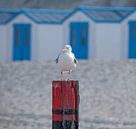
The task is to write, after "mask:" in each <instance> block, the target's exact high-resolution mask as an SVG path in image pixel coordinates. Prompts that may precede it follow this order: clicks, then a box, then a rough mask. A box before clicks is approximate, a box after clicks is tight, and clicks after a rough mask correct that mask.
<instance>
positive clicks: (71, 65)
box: [56, 45, 77, 75]
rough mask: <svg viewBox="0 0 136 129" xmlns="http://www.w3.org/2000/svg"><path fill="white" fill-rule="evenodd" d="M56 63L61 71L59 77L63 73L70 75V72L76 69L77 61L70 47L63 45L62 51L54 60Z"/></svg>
mask: <svg viewBox="0 0 136 129" xmlns="http://www.w3.org/2000/svg"><path fill="white" fill-rule="evenodd" d="M56 63H57V64H58V66H59V68H60V70H61V75H62V74H63V72H66V71H68V72H69V74H70V73H71V71H72V70H74V69H75V68H76V65H77V59H76V58H75V56H74V54H73V53H72V48H71V46H70V45H65V47H64V49H62V51H61V52H60V53H59V55H58V57H57V58H56Z"/></svg>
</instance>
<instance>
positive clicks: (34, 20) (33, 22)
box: [0, 9, 71, 62]
mask: <svg viewBox="0 0 136 129" xmlns="http://www.w3.org/2000/svg"><path fill="white" fill-rule="evenodd" d="M70 12H71V11H69V10H46V9H43V10H42V9H36V10H35V9H0V61H1V62H2V61H24V60H31V61H45V60H52V59H53V60H55V58H56V55H58V52H59V51H60V50H61V48H62V47H63V46H64V45H63V41H62V40H63V38H62V36H63V33H62V22H63V19H64V18H65V17H66V16H67V15H68V14H69V13H70Z"/></svg>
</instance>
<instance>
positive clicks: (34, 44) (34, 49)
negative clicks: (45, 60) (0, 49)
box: [5, 14, 39, 61]
mask: <svg viewBox="0 0 136 129" xmlns="http://www.w3.org/2000/svg"><path fill="white" fill-rule="evenodd" d="M21 23H22V24H23V23H27V24H31V25H32V28H31V60H33V61H35V60H37V59H38V51H39V49H38V38H37V35H38V31H39V30H38V24H36V23H34V22H33V21H32V20H30V19H29V18H28V17H26V16H25V15H23V14H21V15H19V16H17V17H16V18H15V19H14V20H12V21H11V22H10V23H8V24H7V26H6V27H5V28H6V30H7V32H6V37H7V42H6V44H7V49H6V54H7V55H6V58H7V59H6V60H7V61H12V59H13V40H14V39H13V29H14V28H13V25H14V24H21Z"/></svg>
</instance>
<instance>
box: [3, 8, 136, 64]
mask: <svg viewBox="0 0 136 129" xmlns="http://www.w3.org/2000/svg"><path fill="white" fill-rule="evenodd" d="M65 44H70V45H71V46H72V50H73V52H74V54H75V56H76V58H78V59H101V60H119V59H131V58H132V59H135V58H136V9H135V8H127V7H124V8H123V7H121V8H113V7H88V6H79V7H77V8H75V9H74V10H52V9H0V62H3V61H25V60H27V61H47V60H55V58H56V56H57V55H58V53H59V52H60V50H61V49H62V48H63V47H64V45H65Z"/></svg>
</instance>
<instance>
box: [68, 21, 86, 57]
mask: <svg viewBox="0 0 136 129" xmlns="http://www.w3.org/2000/svg"><path fill="white" fill-rule="evenodd" d="M70 45H71V46H72V50H73V53H74V54H75V56H76V58H78V59H87V58H88V23H87V22H72V23H71V24H70Z"/></svg>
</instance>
